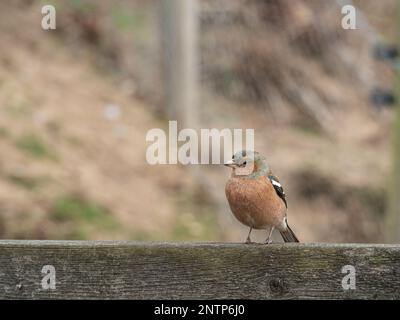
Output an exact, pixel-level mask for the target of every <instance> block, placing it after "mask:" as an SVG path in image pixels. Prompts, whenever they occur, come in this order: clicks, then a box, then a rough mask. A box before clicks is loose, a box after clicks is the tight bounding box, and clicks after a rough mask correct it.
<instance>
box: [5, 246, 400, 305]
mask: <svg viewBox="0 0 400 320" xmlns="http://www.w3.org/2000/svg"><path fill="white" fill-rule="evenodd" d="M45 265H50V266H53V267H54V269H55V279H54V280H55V289H51V288H50V287H49V285H50V284H51V283H52V282H51V281H44V287H43V286H42V280H43V278H44V277H45V276H46V275H45V274H42V268H43V266H45ZM345 265H351V266H354V268H355V271H356V274H355V280H356V282H355V286H356V289H355V290H352V289H349V290H344V289H343V286H342V280H343V277H345V276H346V275H347V273H342V268H343V267H344V266H345ZM48 268H49V267H47V272H49V269H48ZM50 268H51V267H50ZM44 271H46V270H44ZM399 275H400V246H398V245H364V244H271V245H261V244H260V245H245V244H230V243H140V242H114V241H109V242H98V241H0V298H3V299H4V298H7V299H10V298H12V299H48V298H55V299H59V298H75V299H92V298H101V299H174V298H181V299H182V298H183V299H208V298H210V299H216V298H218V299H298V298H325V299H342V298H344V299H354V298H357V299H381V298H386V299H398V298H399V297H400V290H399V288H400V277H399ZM47 276H49V275H47ZM45 280H46V279H45ZM46 284H47V285H48V286H47V287H46Z"/></svg>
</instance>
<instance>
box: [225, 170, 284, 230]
mask: <svg viewBox="0 0 400 320" xmlns="http://www.w3.org/2000/svg"><path fill="white" fill-rule="evenodd" d="M225 194H226V197H227V199H228V203H229V206H230V208H231V210H232V213H233V214H234V216H235V217H236V218H237V219H238V220H239V221H240V222H241V223H243V224H245V225H247V226H249V227H253V228H255V229H264V228H267V227H269V226H279V225H280V224H282V221H283V219H284V217H285V214H286V207H285V204H284V202H283V201H282V199H281V198H279V196H278V195H277V194H276V191H275V189H274V187H273V186H272V184H271V182H270V181H269V180H268V178H267V177H265V176H261V177H258V178H254V179H252V178H247V177H232V178H230V179H229V180H228V182H227V183H226V186H225Z"/></svg>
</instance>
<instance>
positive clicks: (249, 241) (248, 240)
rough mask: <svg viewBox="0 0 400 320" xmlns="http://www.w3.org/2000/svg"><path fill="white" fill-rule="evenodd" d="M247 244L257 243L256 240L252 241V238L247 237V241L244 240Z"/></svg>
mask: <svg viewBox="0 0 400 320" xmlns="http://www.w3.org/2000/svg"><path fill="white" fill-rule="evenodd" d="M244 243H245V244H253V243H255V242H254V241H251V239H250V238H247V239H246V241H245V242H244Z"/></svg>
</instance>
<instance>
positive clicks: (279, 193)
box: [225, 150, 299, 243]
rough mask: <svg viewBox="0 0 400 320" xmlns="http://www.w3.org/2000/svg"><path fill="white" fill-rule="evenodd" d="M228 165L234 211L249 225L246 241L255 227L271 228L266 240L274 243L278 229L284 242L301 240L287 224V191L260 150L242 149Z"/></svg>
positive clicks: (229, 195) (228, 194)
mask: <svg viewBox="0 0 400 320" xmlns="http://www.w3.org/2000/svg"><path fill="white" fill-rule="evenodd" d="M225 165H226V166H228V167H230V168H232V175H231V178H230V179H229V180H228V182H227V183H226V186H225V194H226V198H227V199H228V202H229V206H230V208H231V211H232V213H233V214H234V216H235V217H236V218H237V219H238V220H239V221H240V222H241V223H243V224H244V225H246V226H249V227H250V231H249V234H248V236H247V239H246V243H251V239H250V234H251V231H252V230H253V229H268V228H269V233H268V237H267V239H266V240H265V243H271V235H272V232H273V231H274V229H275V228H277V229H278V230H279V232H280V233H281V236H282V238H283V240H284V241H285V242H299V240H298V239H297V237H296V235H295V234H294V233H293V231H292V230H291V229H290V227H289V225H288V223H287V215H286V211H287V202H286V198H285V192H284V191H283V188H282V185H281V184H280V182H279V180H278V179H277V178H276V177H275V176H274V175H273V174H272V172H271V170H270V168H269V166H268V164H267V162H266V160H265V158H264V157H263V156H262V155H260V154H259V153H258V152H254V151H248V150H242V151H239V152H236V153H235V154H234V155H233V156H232V160H230V161H229V162H227V163H225ZM238 171H239V172H238Z"/></svg>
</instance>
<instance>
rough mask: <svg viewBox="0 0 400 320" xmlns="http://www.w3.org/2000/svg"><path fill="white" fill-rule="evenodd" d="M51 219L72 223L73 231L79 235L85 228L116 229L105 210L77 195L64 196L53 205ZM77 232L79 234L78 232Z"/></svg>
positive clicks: (113, 220)
mask: <svg viewBox="0 0 400 320" xmlns="http://www.w3.org/2000/svg"><path fill="white" fill-rule="evenodd" d="M52 217H53V218H54V219H56V220H58V221H61V222H63V221H64V222H66V221H69V222H73V223H75V225H76V226H77V228H76V229H75V231H77V233H78V234H81V233H82V232H83V231H82V230H85V229H86V227H94V228H100V229H101V230H113V229H115V228H117V227H118V223H117V221H116V220H115V218H114V216H113V215H112V214H111V213H110V212H109V211H108V209H107V208H105V207H103V206H101V205H99V204H97V203H96V202H94V201H92V200H89V199H85V198H83V197H81V196H79V195H65V196H62V197H60V198H58V199H56V201H55V202H54V204H53V209H52ZM78 231H79V232H78Z"/></svg>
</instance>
